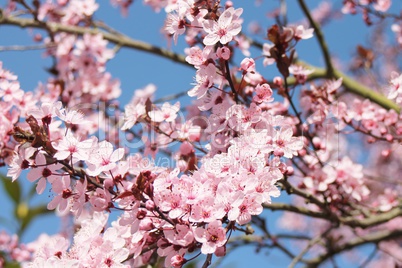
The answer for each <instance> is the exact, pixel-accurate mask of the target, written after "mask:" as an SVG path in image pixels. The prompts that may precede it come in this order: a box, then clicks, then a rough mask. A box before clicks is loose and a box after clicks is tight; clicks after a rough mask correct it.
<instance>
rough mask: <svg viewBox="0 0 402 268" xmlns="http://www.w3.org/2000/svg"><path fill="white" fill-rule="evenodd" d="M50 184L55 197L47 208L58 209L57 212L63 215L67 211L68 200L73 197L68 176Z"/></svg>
mask: <svg viewBox="0 0 402 268" xmlns="http://www.w3.org/2000/svg"><path fill="white" fill-rule="evenodd" d="M51 184H52V190H53V192H54V193H56V194H57V195H56V196H55V197H54V198H53V200H52V201H50V203H49V204H48V205H47V208H48V209H50V210H53V209H55V208H56V207H58V210H59V211H60V213H61V214H62V215H63V214H65V213H66V212H67V210H69V207H68V204H69V198H71V197H72V195H73V192H72V191H71V186H70V176H68V175H67V176H62V177H61V178H60V179H57V180H54V181H52V182H51Z"/></svg>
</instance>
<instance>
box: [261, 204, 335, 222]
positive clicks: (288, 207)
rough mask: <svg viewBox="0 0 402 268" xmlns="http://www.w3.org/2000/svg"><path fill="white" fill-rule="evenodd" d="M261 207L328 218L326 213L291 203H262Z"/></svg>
mask: <svg viewBox="0 0 402 268" xmlns="http://www.w3.org/2000/svg"><path fill="white" fill-rule="evenodd" d="M263 207H264V208H266V209H270V210H272V211H289V212H294V213H297V214H301V215H305V216H308V217H312V218H319V219H326V220H329V219H328V214H327V213H324V212H319V211H313V210H309V209H307V208H305V207H298V206H292V205H289V204H284V203H272V204H264V205H263Z"/></svg>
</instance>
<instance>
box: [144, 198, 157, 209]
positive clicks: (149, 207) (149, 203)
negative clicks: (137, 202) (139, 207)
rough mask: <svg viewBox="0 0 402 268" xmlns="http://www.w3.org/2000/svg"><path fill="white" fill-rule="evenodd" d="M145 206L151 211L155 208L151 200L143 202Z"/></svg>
mask: <svg viewBox="0 0 402 268" xmlns="http://www.w3.org/2000/svg"><path fill="white" fill-rule="evenodd" d="M145 207H146V209H148V210H150V211H152V210H154V209H155V203H154V202H153V201H152V200H147V201H146V202H145Z"/></svg>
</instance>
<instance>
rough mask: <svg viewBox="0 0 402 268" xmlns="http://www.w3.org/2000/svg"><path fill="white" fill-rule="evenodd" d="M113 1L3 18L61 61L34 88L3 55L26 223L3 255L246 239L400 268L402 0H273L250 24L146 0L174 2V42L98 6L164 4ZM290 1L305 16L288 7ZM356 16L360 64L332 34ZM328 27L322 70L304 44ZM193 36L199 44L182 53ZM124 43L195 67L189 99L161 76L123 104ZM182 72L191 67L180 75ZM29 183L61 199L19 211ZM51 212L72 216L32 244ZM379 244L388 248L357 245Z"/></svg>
mask: <svg viewBox="0 0 402 268" xmlns="http://www.w3.org/2000/svg"><path fill="white" fill-rule="evenodd" d="M101 2H102V1H99V3H96V2H95V0H47V1H39V0H33V1H25V0H9V1H8V2H7V3H5V4H4V5H3V6H1V9H0V27H2V26H7V27H15V28H17V27H20V28H29V31H27V32H28V34H30V35H31V36H32V37H33V39H34V41H35V42H37V45H36V48H42V49H43V50H44V51H45V54H46V57H48V58H51V59H52V65H51V66H49V69H48V70H49V72H48V79H47V80H46V81H41V84H40V85H39V86H38V87H37V88H35V89H33V88H32V89H31V90H29V89H25V90H23V89H21V87H20V83H19V77H18V73H15V72H14V71H13V70H9V68H8V67H7V66H4V65H3V64H2V65H0V107H1V112H0V120H1V121H0V122H1V124H0V141H1V142H0V149H1V154H0V161H1V165H3V166H6V168H7V169H4V170H5V172H6V175H7V178H3V184H4V186H5V194H8V196H9V198H10V199H11V200H12V201H13V202H14V204H15V209H16V217H17V222H19V226H18V230H17V234H14V235H13V234H10V233H8V232H5V231H2V232H1V233H0V237H1V239H0V266H4V267H149V266H147V265H151V266H152V267H172V266H173V267H182V266H184V265H187V264H192V265H194V263H198V264H199V265H200V266H202V267H208V266H210V265H217V264H219V262H220V261H221V260H222V259H223V258H225V256H227V255H230V254H231V252H232V251H233V250H241V247H242V246H246V245H252V246H253V247H254V248H255V249H256V254H257V253H258V252H260V251H268V252H271V251H273V252H275V254H280V256H282V257H283V259H284V260H285V261H284V263H287V264H288V265H289V266H290V267H294V266H296V265H305V266H307V267H317V266H319V265H326V264H329V263H332V264H333V266H334V267H336V261H337V257H338V256H339V255H342V256H346V257H345V258H344V260H343V261H345V260H346V261H347V262H348V263H350V264H351V266H353V267H356V266H358V265H360V266H361V267H366V266H367V265H371V266H372V267H379V265H383V267H391V266H392V267H397V266H398V267H399V266H400V265H402V259H401V256H402V254H401V252H402V228H401V223H402V209H401V194H400V185H401V178H402V164H401V163H402V162H401V161H402V151H401V147H400V144H401V142H402V115H401V114H400V105H401V103H402V75H401V74H400V69H399V67H401V66H400V61H399V62H398V60H399V59H400V58H399V57H400V52H401V50H400V48H401V46H402V17H401V15H400V14H401V12H400V10H398V9H397V8H395V6H393V5H392V3H391V0H370V1H369V0H367V1H363V0H344V1H342V3H341V2H340V3H339V5H338V6H335V5H334V6H333V5H331V3H330V2H322V3H320V4H319V5H318V6H316V7H314V9H313V8H309V7H308V6H307V5H306V3H305V1H304V0H298V1H288V3H286V1H284V0H283V1H277V3H276V4H277V8H276V9H273V10H266V11H265V12H269V16H270V17H271V18H272V24H271V25H269V26H264V25H256V24H252V25H250V27H249V28H250V29H249V30H246V27H245V22H244V19H243V11H244V9H246V6H247V5H250V3H248V4H247V5H244V2H243V1H224V0H222V1H220V0H144V1H143V4H145V5H147V6H149V7H150V8H152V10H154V11H155V12H158V13H159V15H160V16H165V23H164V25H161V31H162V33H163V34H164V36H165V37H166V40H168V41H171V43H172V44H171V46H172V47H168V48H164V46H166V45H164V44H160V46H159V47H157V46H154V45H151V44H147V43H145V42H142V41H139V40H135V39H133V38H131V37H129V36H128V35H126V34H123V33H121V32H119V31H117V30H115V29H113V28H111V27H110V26H108V25H106V24H105V23H103V22H101V21H99V20H97V19H96V16H95V15H96V12H97V10H98V8H99V5H100V4H102V5H110V4H111V5H114V6H117V7H119V8H120V9H121V12H122V14H123V15H128V16H129V14H130V9H131V8H149V7H141V6H140V5H132V4H133V1H132V0H112V1H111V3H105V1H103V2H102V3H101ZM262 2H263V1H257V2H256V3H254V4H262ZM242 5H244V6H242ZM290 8H291V9H296V8H297V9H299V10H300V11H301V12H302V14H304V17H305V18H304V20H303V21H298V22H297V21H294V22H290V21H288V16H287V12H288V10H289V9H290ZM348 16H359V17H361V19H362V20H363V21H364V22H365V24H366V25H367V27H371V29H372V30H373V31H372V32H373V33H372V39H371V40H370V41H368V42H365V45H364V46H358V47H356V52H355V53H354V56H353V59H352V62H351V63H350V66H349V69H347V68H346V67H342V66H341V64H340V63H339V61H337V58H336V57H334V56H333V55H332V54H331V51H330V50H329V48H328V45H327V43H326V39H325V36H324V27H325V25H326V24H327V23H329V22H331V20H333V19H337V20H338V19H342V18H345V17H348ZM386 31H389V32H390V33H392V35H391V34H388V35H386V34H384V33H383V32H386ZM384 35H385V36H386V37H387V38H384ZM391 37H392V38H391ZM7 38H10V39H11V38H12V37H7ZM314 38H315V39H316V40H317V41H318V48H317V51H316V52H315V53H316V55H320V57H322V62H323V63H324V64H323V65H324V67H316V66H313V65H311V64H310V63H309V59H308V58H306V59H302V58H300V57H299V56H298V53H297V51H298V47H299V46H300V44H301V43H303V42H306V41H305V40H306V39H314ZM344 41H347V40H340V41H339V42H344ZM362 42H363V41H362ZM178 43H182V44H183V43H185V44H186V48H185V49H183V50H182V51H181V52H179V53H175V52H172V50H171V49H172V48H174V46H176V44H178ZM120 48H128V49H132V50H138V51H142V52H144V53H152V54H155V55H157V56H159V57H160V58H161V60H163V59H170V60H172V61H173V62H174V63H172V66H173V67H174V66H176V65H177V64H182V65H185V66H187V67H189V68H190V69H191V70H193V77H194V80H193V81H191V80H190V81H188V84H189V85H190V84H191V83H192V82H193V84H191V88H190V89H189V90H188V89H187V90H185V89H183V90H185V94H186V95H188V97H189V98H191V101H182V100H180V98H181V97H182V96H183V94H175V95H172V96H167V97H164V98H160V99H157V100H155V98H154V96H155V94H156V93H157V91H156V87H155V86H154V85H153V84H149V85H148V86H146V87H144V88H141V89H138V90H136V91H135V92H134V93H133V95H132V99H131V101H129V102H128V103H125V106H124V107H123V106H122V105H120V103H121V101H122V100H121V99H119V97H120V95H121V92H122V91H126V90H127V89H125V88H122V87H121V86H120V82H119V80H118V79H117V78H115V77H112V75H111V74H110V73H109V72H108V68H107V63H108V62H109V61H113V59H114V57H115V55H116V53H120V51H119V50H120ZM6 49H8V50H9V49H17V48H16V47H8V48H4V47H2V50H6ZM18 49H21V48H20V47H19V48H18ZM22 49H23V50H29V49H30V47H29V46H26V47H22ZM317 57H318V56H317ZM135 64H136V63H133V64H132V66H130V68H140V67H137V66H135ZM267 72H271V74H267ZM116 76H117V77H118V75H116ZM133 79H135V77H133ZM149 79H150V82H152V79H153V77H152V75H150V77H149ZM171 79H172V80H178V79H183V78H182V77H181V75H180V73H175V72H174V71H173V72H172V73H171ZM101 134H102V135H101ZM356 151H364V152H366V153H365V154H364V155H363V156H356V154H354V152H356ZM160 158H165V159H166V158H169V159H171V161H170V163H169V165H163V164H160V163H161V162H158V161H156V160H157V159H160ZM158 163H159V164H158ZM21 181H29V182H30V183H32V184H33V185H34V192H33V194H38V195H40V194H43V193H44V192H45V191H46V190H48V191H50V194H49V196H50V197H49V200H48V203H47V204H46V208H47V210H43V209H42V208H41V207H38V208H36V209H34V208H30V209H29V210H28V211H25V212H24V213H22V212H21V206H20V203H21V199H22V198H21V190H20V186H19V185H20V183H21ZM279 196H281V197H283V198H281V199H276V197H279ZM278 200H281V201H278ZM49 210H50V211H53V210H56V211H57V215H59V216H62V217H64V218H69V219H71V223H72V225H73V226H74V228H71V231H64V232H62V233H60V234H56V235H42V236H40V237H39V238H38V239H37V240H36V241H33V242H31V243H29V244H23V243H21V242H20V241H19V237H18V235H21V234H22V233H23V232H24V231H25V230H26V228H27V226H28V225H29V223H30V222H31V220H32V219H33V218H35V217H37V216H39V217H40V216H41V215H43V214H44V213H48V212H49ZM272 211H280V212H281V213H280V214H278V215H280V216H275V217H272V215H273V213H272ZM110 215H114V216H113V217H109V216H110ZM273 221H275V222H276V223H277V227H276V228H273V229H272V228H268V224H272V222H273ZM289 241H290V242H289ZM364 245H371V248H373V251H372V252H368V251H367V250H364V251H359V249H360V248H361V246H364ZM351 251H352V252H354V254H353V255H350V254H349V255H348V254H346V253H347V252H351ZM270 257H271V256H268V257H267V258H268V259H269V258H270Z"/></svg>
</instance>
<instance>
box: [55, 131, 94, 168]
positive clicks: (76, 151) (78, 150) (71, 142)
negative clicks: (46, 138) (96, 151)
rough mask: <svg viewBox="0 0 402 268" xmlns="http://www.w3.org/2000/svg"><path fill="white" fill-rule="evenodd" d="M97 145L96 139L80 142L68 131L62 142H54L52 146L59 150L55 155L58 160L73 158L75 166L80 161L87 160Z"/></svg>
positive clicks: (72, 161)
mask: <svg viewBox="0 0 402 268" xmlns="http://www.w3.org/2000/svg"><path fill="white" fill-rule="evenodd" d="M95 144H96V140H95V138H94V137H93V138H92V139H87V140H84V141H79V140H78V139H77V138H76V137H75V136H74V135H73V134H72V133H71V131H68V132H67V134H66V136H64V137H63V139H62V140H59V141H58V142H56V143H55V142H53V143H52V146H53V148H54V149H56V150H57V152H56V153H55V155H54V157H55V158H56V159H58V160H64V159H66V158H68V157H71V163H72V164H74V163H76V162H78V161H80V160H87V159H88V157H89V153H90V151H91V150H92V148H93V146H94V145H95Z"/></svg>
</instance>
